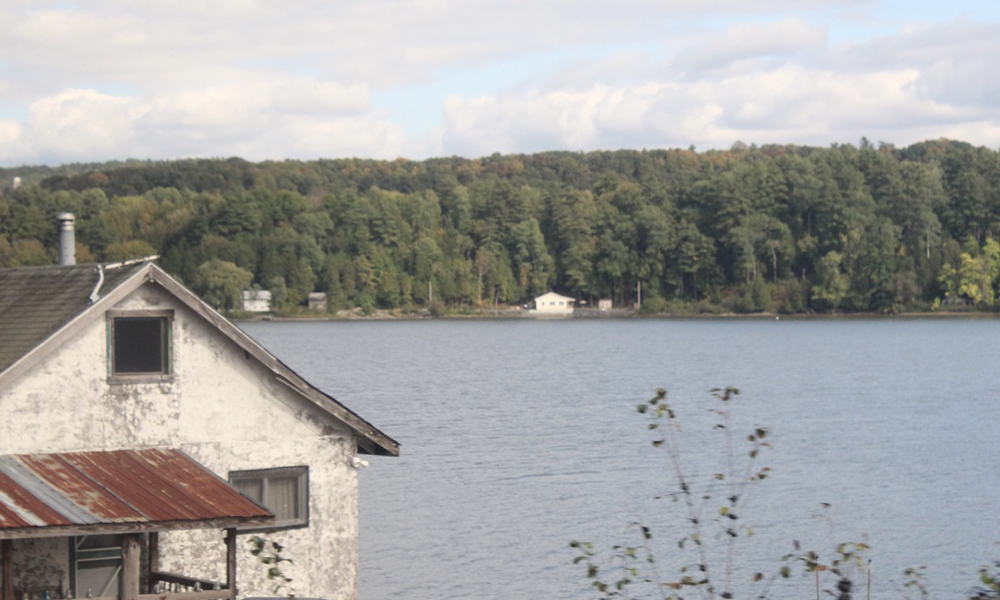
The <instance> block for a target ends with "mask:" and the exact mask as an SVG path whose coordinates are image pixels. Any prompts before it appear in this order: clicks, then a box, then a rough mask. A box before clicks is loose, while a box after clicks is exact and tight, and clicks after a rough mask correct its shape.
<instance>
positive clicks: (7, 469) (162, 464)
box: [0, 448, 273, 539]
mask: <svg viewBox="0 0 1000 600" xmlns="http://www.w3.org/2000/svg"><path fill="white" fill-rule="evenodd" d="M272 520H273V515H272V514H271V513H270V512H268V510H267V509H265V508H263V507H261V506H260V505H258V504H256V503H255V502H253V501H251V500H250V499H248V498H247V497H245V496H243V495H242V494H240V493H239V492H237V491H236V490H235V489H234V488H233V487H232V486H230V485H229V484H228V483H227V482H226V481H224V480H223V479H221V478H219V477H218V476H217V475H215V474H214V473H212V472H211V471H209V470H208V469H206V468H205V467H204V466H202V465H201V464H199V463H198V462H196V461H194V460H193V459H192V458H191V457H189V456H188V455H187V454H185V453H183V452H181V451H180V450H174V449H160V448H149V449H142V450H113V451H93V452H67V453H59V454H22V455H8V456H0V539H11V538H34V537H62V536H67V535H85V534H95V533H134V532H142V531H167V530H172V529H214V528H220V529H221V528H226V527H236V526H238V525H263V526H266V525H267V523H268V522H270V521H272Z"/></svg>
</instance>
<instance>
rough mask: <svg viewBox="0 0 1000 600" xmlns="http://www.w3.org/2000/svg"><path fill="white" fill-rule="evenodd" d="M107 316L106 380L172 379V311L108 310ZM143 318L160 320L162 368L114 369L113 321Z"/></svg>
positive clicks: (113, 381)
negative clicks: (149, 369)
mask: <svg viewBox="0 0 1000 600" xmlns="http://www.w3.org/2000/svg"><path fill="white" fill-rule="evenodd" d="M106 317H107V338H108V344H107V346H108V381H109V382H111V383H145V382H151V383H156V382H163V381H173V376H174V369H173V363H174V356H173V346H174V335H173V330H174V311H172V310H109V311H108V312H107V313H106ZM129 319H145V320H154V319H155V320H158V321H160V323H161V325H160V345H161V349H160V353H161V364H162V368H161V369H159V370H157V371H121V372H119V371H117V370H116V369H115V364H116V360H115V323H116V322H117V321H119V320H129Z"/></svg>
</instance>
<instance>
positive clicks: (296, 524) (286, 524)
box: [236, 521, 309, 533]
mask: <svg viewBox="0 0 1000 600" xmlns="http://www.w3.org/2000/svg"><path fill="white" fill-rule="evenodd" d="M306 527H309V523H308V522H306V521H276V522H274V523H272V524H271V525H268V526H266V527H246V528H243V527H237V528H236V530H237V531H239V532H240V533H262V532H265V531H285V530H287V529H305V528H306Z"/></svg>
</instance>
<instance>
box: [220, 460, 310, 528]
mask: <svg viewBox="0 0 1000 600" xmlns="http://www.w3.org/2000/svg"><path fill="white" fill-rule="evenodd" d="M289 477H295V479H296V482H295V483H296V485H297V486H298V490H297V492H298V493H297V496H298V497H297V505H296V507H295V508H296V516H295V517H294V518H291V519H282V520H278V519H277V515H275V517H276V518H275V520H274V522H273V523H272V524H270V525H267V526H265V527H256V526H255V527H249V528H243V527H240V528H239V530H240V531H274V530H279V529H300V528H303V527H309V466H308V465H296V466H292V467H273V468H268V469H248V470H239V471H230V472H229V484H230V485H232V486H235V485H236V483H237V481H238V480H242V481H248V480H256V481H260V482H261V499H260V500H258V499H256V498H250V496H247V495H246V494H244V496H246V497H247V498H250V500H252V501H253V502H256V503H257V504H259V505H261V506H263V507H264V508H267V509H268V510H271V511H272V512H274V511H273V510H272V509H271V508H270V507H268V506H267V505H266V504H264V498H266V497H267V481H268V480H269V479H286V478H289ZM241 493H242V492H241Z"/></svg>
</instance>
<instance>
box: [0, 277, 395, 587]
mask: <svg viewBox="0 0 1000 600" xmlns="http://www.w3.org/2000/svg"><path fill="white" fill-rule="evenodd" d="M398 452H399V446H398V444H397V443H396V442H395V441H393V440H392V439H391V438H389V437H388V436H386V435H385V434H384V433H382V432H381V431H379V430H378V429H376V428H375V427H374V426H372V425H371V424H369V423H368V422H366V421H365V420H363V419H362V418H360V417H359V416H358V415H356V414H355V413H353V412H352V411H351V410H349V409H348V408H346V407H345V406H343V405H342V404H340V403H339V402H337V401H336V400H334V399H333V398H332V397H330V396H328V395H327V394H325V393H323V392H322V391H320V390H318V389H316V388H315V387H314V386H312V385H311V384H309V383H308V382H307V381H305V380H304V379H302V378H301V377H300V376H299V375H297V374H296V373H294V372H293V371H292V370H291V369H289V368H288V367H287V366H285V365H284V364H282V363H281V362H280V361H279V360H277V359H276V358H275V357H274V356H272V355H271V354H270V353H268V352H267V351H266V350H265V349H264V348H262V347H261V346H260V345H258V344H257V343H256V342H255V341H254V340H253V339H251V338H250V337H249V336H247V335H246V334H245V333H243V332H242V331H241V330H240V329H239V328H237V327H236V326H235V325H233V324H231V323H230V322H229V321H227V320H226V319H225V318H223V317H222V316H220V315H219V314H218V313H216V312H215V311H214V310H213V309H211V308H210V307H209V306H208V305H206V304H205V303H204V302H202V301H201V300H200V299H199V298H198V297H197V296H196V295H194V294H193V293H192V292H190V291H189V290H187V289H186V288H184V287H183V286H182V285H180V284H179V283H178V282H177V281H175V280H174V279H172V278H171V277H170V276H169V275H167V274H166V273H165V272H164V271H163V270H161V269H160V268H158V267H157V266H155V265H154V264H152V263H151V262H139V263H135V264H122V265H118V266H114V265H103V266H98V265H79V266H77V265H72V263H70V266H54V267H33V268H21V269H0V548H2V552H0V565H2V569H0V579H2V587H0V591H2V594H0V598H2V600H14V599H15V598H16V599H17V600H22V599H23V598H29V599H31V600H38V599H43V598H46V597H52V598H56V597H68V596H70V595H72V596H73V597H77V598H83V597H85V596H86V595H87V594H88V591H89V592H90V594H91V595H92V596H94V597H99V596H120V597H121V598H122V599H123V600H137V599H138V598H144V599H145V600H154V599H157V600H213V599H222V598H227V599H232V598H236V597H245V596H272V595H275V590H274V582H272V581H268V580H267V579H266V577H265V572H266V567H265V566H264V565H263V564H261V562H260V561H259V560H258V559H257V558H255V557H254V556H252V555H251V554H250V552H249V547H248V540H249V537H250V535H251V534H252V533H253V532H264V533H259V535H263V536H265V537H267V538H268V539H272V540H275V541H278V542H280V543H281V544H283V545H284V546H285V548H286V549H285V551H284V553H283V554H284V555H285V556H287V557H288V558H291V559H292V560H293V562H292V563H283V565H282V569H283V571H284V572H285V574H286V575H287V576H289V577H291V579H292V582H291V584H290V585H289V586H288V587H287V588H285V589H284V590H282V594H287V593H288V592H294V593H295V595H297V596H309V597H321V598H326V599H329V600H338V599H344V600H346V599H352V598H355V597H356V584H357V567H358V556H357V548H358V504H357V466H358V465H359V464H360V463H359V461H358V458H357V455H358V454H359V453H362V454H377V455H389V456H395V455H398ZM237 492H240V493H242V494H243V495H242V496H241V495H240V493H237ZM247 497H248V498H251V499H253V500H254V501H255V502H256V504H255V503H254V502H250V501H248V500H247V499H246V498H247ZM262 506H263V507H265V508H266V510H265V509H264V508H261V507H262ZM272 515H273V516H272ZM223 530H225V534H223ZM237 573H238V574H239V579H237ZM217 588H218V589H217ZM119 590H120V592H119ZM164 590H174V591H175V592H177V593H167V592H166V591H164ZM181 592H183V593H181ZM145 594H154V595H150V596H148V597H146V596H145Z"/></svg>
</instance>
